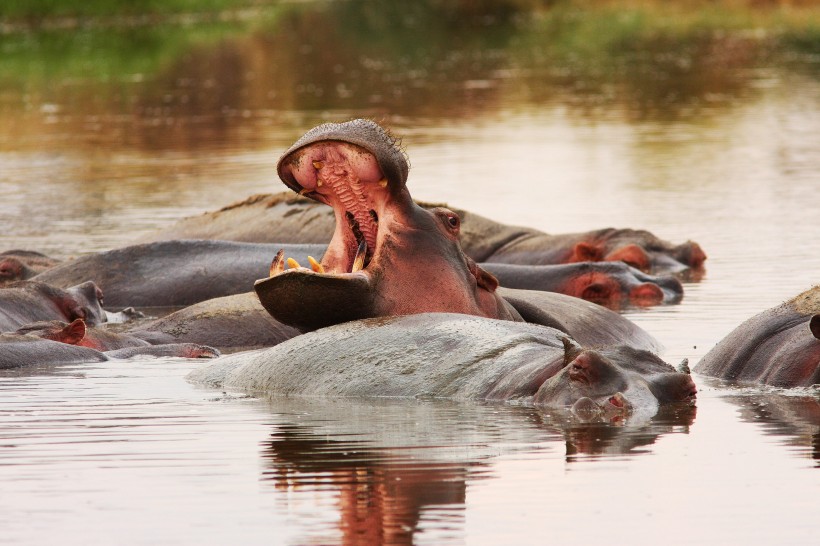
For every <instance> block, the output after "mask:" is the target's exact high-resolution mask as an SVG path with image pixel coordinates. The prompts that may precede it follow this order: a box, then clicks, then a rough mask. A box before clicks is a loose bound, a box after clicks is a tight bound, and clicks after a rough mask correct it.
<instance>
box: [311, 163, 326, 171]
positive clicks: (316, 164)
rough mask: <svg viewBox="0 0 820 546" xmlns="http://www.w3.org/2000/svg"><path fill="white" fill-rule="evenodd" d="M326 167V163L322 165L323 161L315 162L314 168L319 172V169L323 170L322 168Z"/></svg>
mask: <svg viewBox="0 0 820 546" xmlns="http://www.w3.org/2000/svg"><path fill="white" fill-rule="evenodd" d="M324 166H325V164H324V163H322V162H321V161H314V162H313V168H314V169H317V170H318V169H321V168H322V167H324Z"/></svg>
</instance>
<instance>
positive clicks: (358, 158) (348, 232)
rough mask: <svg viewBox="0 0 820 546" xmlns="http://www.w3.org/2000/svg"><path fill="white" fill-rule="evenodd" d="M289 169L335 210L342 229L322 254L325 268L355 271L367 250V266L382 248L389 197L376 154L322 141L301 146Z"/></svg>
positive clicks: (305, 187)
mask: <svg viewBox="0 0 820 546" xmlns="http://www.w3.org/2000/svg"><path fill="white" fill-rule="evenodd" d="M285 168H286V170H289V171H290V174H291V175H292V176H293V178H294V179H295V180H296V181H297V182H298V183H299V185H300V186H301V187H302V188H303V189H302V191H301V192H300V193H302V194H303V195H306V196H308V197H311V198H313V199H316V200H317V201H321V202H323V203H325V204H327V205H330V206H331V207H333V209H334V211H335V214H336V231H335V232H334V234H333V239H332V240H331V242H330V245H329V246H328V251H327V252H326V253H325V256H324V258H323V259H322V266H323V267H324V268H325V271H326V272H327V273H348V272H350V271H351V268H352V266H353V263H354V260H355V258H356V256H357V254H359V253H361V252H362V251H363V252H364V266H365V267H366V266H367V264H368V263H369V262H370V260H371V259H372V257H373V255H374V254H375V252H376V248H377V245H378V233H379V227H378V223H379V218H380V216H381V213H382V212H383V211H384V205H385V202H386V200H387V198H388V196H389V191H388V190H387V181H386V180H385V178H384V175H383V174H382V171H381V169H380V168H379V164H378V161H377V160H376V158H375V157H374V156H373V155H372V154H371V153H370V152H368V151H367V150H365V149H364V148H361V147H359V146H356V145H354V144H349V143H346V142H341V141H322V142H318V143H316V144H312V145H310V146H307V147H305V148H302V149H300V150H298V151H297V152H296V153H295V154H293V156H292V157H291V158H289V160H288V161H287V163H286V167H285Z"/></svg>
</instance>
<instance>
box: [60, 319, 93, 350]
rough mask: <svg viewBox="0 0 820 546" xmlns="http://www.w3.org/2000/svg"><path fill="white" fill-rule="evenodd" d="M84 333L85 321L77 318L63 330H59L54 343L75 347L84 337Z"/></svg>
mask: <svg viewBox="0 0 820 546" xmlns="http://www.w3.org/2000/svg"><path fill="white" fill-rule="evenodd" d="M85 332H86V328H85V321H84V320H83V319H80V318H78V319H75V320H74V321H72V322H71V324H69V325H67V326H66V327H65V328H63V329H62V330H60V333H59V334H58V339H56V340H55V341H59V342H61V343H67V344H69V345H77V344H78V343H80V342H81V341H82V340H83V338H84V337H85Z"/></svg>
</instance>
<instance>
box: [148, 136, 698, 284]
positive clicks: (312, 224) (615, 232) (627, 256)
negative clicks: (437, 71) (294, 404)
mask: <svg viewBox="0 0 820 546" xmlns="http://www.w3.org/2000/svg"><path fill="white" fill-rule="evenodd" d="M363 147H365V148H366V147H367V146H366V145H365V146H363ZM419 205H420V206H422V207H424V208H428V209H433V208H436V207H439V206H443V207H445V208H449V209H450V210H452V211H453V212H454V213H455V214H457V215H458V216H459V217H460V218H461V244H462V247H463V249H464V252H465V253H466V254H467V255H468V256H469V257H470V258H471V259H473V260H474V261H476V262H492V263H511V264H518V265H553V264H562V263H575V262H583V261H596V262H597V261H602V260H607V261H623V262H625V263H627V264H629V265H631V266H633V267H635V268H637V269H639V270H641V271H644V272H646V273H653V274H656V275H657V274H676V275H680V276H682V277H683V278H684V279H686V280H699V279H700V278H701V277H702V275H703V271H704V263H705V261H706V253H705V252H704V251H703V249H702V248H701V247H700V245H698V244H697V243H696V242H693V241H687V242H684V243H681V244H677V245H676V244H673V243H670V242H668V241H664V240H663V239H660V238H659V237H657V236H656V235H654V234H652V233H650V232H648V231H645V230H633V229H616V228H604V229H597V230H592V231H588V232H581V233H569V234H559V235H551V234H547V233H544V232H542V231H539V230H536V229H532V228H526V227H518V226H510V225H505V224H502V223H499V222H495V221H493V220H490V219H488V218H485V217H483V216H481V215H479V214H475V213H472V212H469V211H466V210H463V209H460V208H458V207H453V206H450V205H444V204H434V203H423V202H420V203H419ZM333 219H334V215H333V212H332V211H329V210H327V209H326V208H324V207H321V206H320V205H319V204H318V203H316V202H313V201H310V200H308V199H307V198H304V197H301V196H298V195H292V194H287V193H277V194H256V195H252V196H250V197H248V198H246V199H244V200H242V201H238V202H236V203H232V204H230V205H227V206H226V207H223V208H221V209H219V210H216V211H213V212H209V213H205V214H202V215H199V216H194V217H190V218H185V219H183V220H180V221H179V222H177V223H176V224H174V225H171V226H169V227H168V228H165V229H163V230H160V231H158V232H156V233H153V234H151V235H149V236H146V237H144V238H142V239H140V241H139V242H153V241H160V240H169V239H226V240H232V241H245V242H281V243H323V242H325V241H327V240H328V239H330V237H331V236H332V234H333V230H334V228H333Z"/></svg>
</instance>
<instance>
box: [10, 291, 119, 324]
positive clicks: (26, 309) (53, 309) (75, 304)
mask: <svg viewBox="0 0 820 546" xmlns="http://www.w3.org/2000/svg"><path fill="white" fill-rule="evenodd" d="M102 302H103V294H102V291H101V290H100V289H99V287H98V286H97V285H96V284H94V283H93V282H84V283H82V284H78V285H77V286H72V287H69V288H66V289H61V288H57V287H54V286H51V285H48V284H46V283H42V282H36V281H21V282H16V283H12V284H10V285H8V286H6V287H3V288H0V332H9V331H13V330H16V329H17V328H20V327H21V326H24V325H26V324H29V323H31V322H36V321H40V320H65V321H68V322H71V321H73V320H75V319H78V318H80V319H83V320H84V321H85V322H86V324H88V325H90V326H96V325H97V324H100V323H102V322H106V320H107V316H106V314H105V311H104V310H103V308H102Z"/></svg>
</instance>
